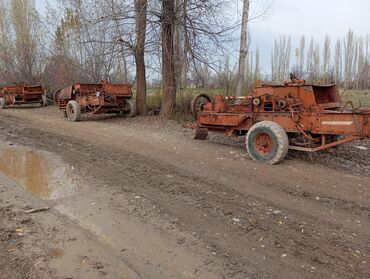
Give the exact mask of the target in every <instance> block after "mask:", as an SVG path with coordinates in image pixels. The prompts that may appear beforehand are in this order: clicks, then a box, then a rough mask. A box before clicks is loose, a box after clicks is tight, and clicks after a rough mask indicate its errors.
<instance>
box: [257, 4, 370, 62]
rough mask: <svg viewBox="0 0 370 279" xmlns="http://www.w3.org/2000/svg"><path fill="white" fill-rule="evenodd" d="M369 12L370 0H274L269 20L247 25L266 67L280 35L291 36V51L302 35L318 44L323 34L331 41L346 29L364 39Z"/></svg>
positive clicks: (368, 25)
mask: <svg viewBox="0 0 370 279" xmlns="http://www.w3.org/2000/svg"><path fill="white" fill-rule="evenodd" d="M260 1H261V0H259V1H257V0H255V3H252V5H256V4H257V2H260ZM369 12H370V0H305V1H302V0H275V1H274V2H273V5H272V8H271V13H270V15H269V16H268V19H267V20H263V21H256V22H254V23H251V25H250V33H251V36H252V48H255V47H256V46H258V47H259V48H260V51H261V60H262V64H263V65H264V67H269V65H270V55H271V49H272V47H273V44H274V39H275V38H278V37H279V36H280V35H284V34H286V35H290V36H291V37H292V48H293V50H294V49H295V48H296V47H297V46H298V44H299V40H300V37H301V36H302V35H303V34H304V35H306V37H307V38H310V37H311V36H313V37H314V39H315V40H317V41H320V42H322V41H323V40H324V38H325V35H326V34H328V35H329V36H330V38H331V39H332V41H335V40H336V39H337V38H338V37H340V38H342V37H344V36H345V34H346V33H347V31H348V29H352V30H353V31H354V32H355V34H356V35H361V36H366V34H368V33H370V16H369ZM334 43H335V42H332V45H333V44H334ZM321 45H322V44H321Z"/></svg>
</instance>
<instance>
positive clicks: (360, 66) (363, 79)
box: [271, 30, 370, 89]
mask: <svg viewBox="0 0 370 279" xmlns="http://www.w3.org/2000/svg"><path fill="white" fill-rule="evenodd" d="M292 51H293V55H292ZM292 58H293V60H294V61H291V60H292ZM289 72H293V73H295V74H296V75H297V76H300V77H302V78H305V79H306V80H308V81H309V82H313V83H319V84H320V83H322V84H325V83H336V84H338V85H339V86H341V87H343V88H346V89H369V88H370V34H368V35H367V36H365V37H362V36H356V34H355V33H354V32H353V31H352V30H349V31H348V32H347V34H346V36H345V37H344V38H338V39H337V40H336V41H335V43H334V44H332V42H331V39H330V37H329V36H326V37H325V40H324V43H323V45H320V44H319V43H317V42H315V40H314V38H312V37H311V38H310V40H307V38H306V37H305V36H304V35H303V36H302V37H301V39H300V42H299V46H298V47H297V48H296V49H295V50H292V44H291V38H290V37H287V36H281V37H280V38H278V39H276V40H275V44H274V49H273V50H272V53H271V77H272V80H273V81H278V80H280V81H281V80H283V79H284V77H286V76H287V75H288V74H289Z"/></svg>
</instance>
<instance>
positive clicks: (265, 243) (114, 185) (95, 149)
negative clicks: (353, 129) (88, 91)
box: [0, 108, 370, 278]
mask: <svg viewBox="0 0 370 279" xmlns="http://www.w3.org/2000/svg"><path fill="white" fill-rule="evenodd" d="M42 112H43V113H42V114H40V110H30V109H26V110H17V111H15V110H12V111H10V110H8V111H6V112H3V113H2V114H1V115H0V126H1V129H2V134H1V140H2V141H3V142H11V143H12V144H15V145H27V146H29V147H30V148H33V149H34V150H35V151H36V152H37V151H39V150H44V151H48V152H52V153H53V154H57V156H59V157H60V160H62V161H63V162H65V164H67V165H69V166H71V169H72V167H73V173H74V175H75V176H77V177H78V183H77V185H78V186H77V189H76V192H74V193H72V194H71V195H68V196H65V197H63V198H56V199H54V200H51V201H46V202H47V204H48V205H49V206H50V207H51V209H52V210H51V212H49V213H48V212H43V213H40V215H34V216H35V217H33V218H32V222H34V223H35V224H37V223H40V225H39V227H40V228H41V230H44V231H45V230H46V232H47V233H46V234H47V235H52V237H54V238H57V239H60V240H61V242H58V243H57V245H55V246H56V247H52V246H51V245H50V244H46V246H45V248H44V250H42V249H41V250H37V249H38V248H37V247H38V246H37V245H35V247H36V248H35V251H34V252H35V255H34V256H32V254H30V253H25V254H24V255H23V258H22V257H21V258H22V261H24V262H25V263H27V264H25V265H24V268H23V267H22V268H21V269H20V271H19V272H23V273H29V274H31V276H30V277H31V278H37V277H36V275H34V274H53V276H55V277H56V278H58V277H57V276H64V275H65V274H63V272H64V273H66V274H67V273H68V274H70V275H68V276H71V278H100V277H99V276H103V277H104V276H105V277H106V278H278V277H280V278H298V277H299V278H332V277H333V278H369V277H370V268H369V266H370V265H369V264H368V263H369V260H370V241H369V239H370V208H369V204H370V203H369V202H370V195H369V188H370V185H369V174H370V172H369V164H370V162H369V160H368V158H369V148H370V146H369V141H363V142H358V143H354V144H351V145H348V146H343V147H339V148H337V149H336V150H334V151H331V152H322V153H320V154H316V155H313V156H308V155H303V154H298V153H291V154H290V155H289V157H288V158H287V159H286V160H285V161H284V162H283V163H282V164H280V165H277V166H265V165H261V164H257V163H254V162H252V161H251V160H250V159H249V158H248V156H247V155H246V154H245V152H244V150H243V148H242V147H241V146H242V140H240V139H231V140H230V139H226V138H225V137H220V136H219V135H211V138H210V140H208V141H193V140H191V139H190V131H188V130H186V129H183V128H182V127H181V125H179V124H177V123H175V122H172V121H163V120H161V119H160V118H156V117H149V118H136V119H122V118H117V117H114V118H104V117H103V118H101V117H99V118H98V119H97V118H94V119H89V120H85V121H83V122H80V123H70V122H67V121H65V120H64V119H62V118H59V115H58V114H57V112H56V111H55V110H54V109H53V108H47V109H44V110H42ZM45 116H47V117H45ZM358 146H361V148H358ZM363 147H365V148H367V150H365V148H363ZM11 189H13V190H12V191H14V190H15V189H18V190H16V191H18V192H17V194H15V195H17V196H20V195H21V194H20V193H21V192H22V190H21V189H20V188H19V187H15V186H14V187H13V188H11ZM3 191H4V192H3V193H2V197H3V196H4V195H3V194H4V193H5V194H6V193H10V190H9V185H8V182H7V183H5V185H4V186H3ZM6 195H7V196H6V197H7V198H3V200H8V201H9V202H10V203H13V202H14V200H15V198H14V197H12V195H14V193H12V194H6ZM22 195H23V194H22ZM36 200H37V199H36ZM27 202H29V200H28V198H26V197H23V196H22V198H21V201H19V203H20V205H19V206H20V209H14V208H11V207H8V205H5V206H3V207H2V209H1V211H2V212H3V213H2V214H3V215H2V216H4V219H11V218H13V217H14V216H16V218H15V219H16V220H17V218H18V219H19V220H18V221H16V222H15V223H13V225H12V226H10V227H9V228H8V229H7V230H8V233H10V235H16V233H17V232H16V231H15V230H14V229H16V227H18V226H19V225H18V224H19V223H20V222H22V218H24V217H22V216H24V215H22V214H23V213H22V214H21V213H20V210H24V208H23V207H24V206H25V204H27ZM2 204H3V203H2ZM22 206H23V207H22ZM6 212H8V213H6ZM7 214H9V215H7ZM12 214H13V215H12ZM41 214H46V216H48V214H53V215H52V216H54V217H53V218H56V219H53V218H52V216H50V218H47V220H45V221H42V218H41V217H38V216H42V215H41ZM11 216H13V217H11ZM27 216H28V215H26V217H27ZM27 218H28V217H27ZM13 219H14V218H13ZM40 220H41V221H40ZM56 220H58V221H56ZM60 220H62V221H60ZM58 222H59V223H58ZM34 223H30V228H34V227H37V226H35V225H34ZM56 224H59V226H62V227H63V229H60V230H59V229H56V231H55V232H54V233H52V232H53V229H52V228H53V227H54V226H57V225H56ZM10 225H11V223H10ZM1 232H2V234H3V231H1ZM73 232H74V233H75V234H76V235H77V236H75V237H72V239H74V240H73V241H68V239H70V234H71V233H72V234H73ZM4 235H6V233H4ZM16 237H17V236H16ZM37 237H38V238H39V239H42V238H41V237H40V236H38V234H37V233H36V234H35V241H34V242H36V243H38V241H37ZM4 239H5V240H2V242H1V243H2V244H4V245H5V244H6V246H7V247H12V246H14V245H15V246H17V245H18V244H17V243H15V244H12V241H13V240H11V238H10V240H9V239H7V238H4ZM84 239H85V240H86V241H84ZM17 241H18V240H17ZM69 242H71V243H72V244H70V245H67V244H68V243H69ZM19 243H20V244H19V245H23V244H22V243H24V240H23V239H22V238H21V239H20V242H19ZM40 243H42V242H40ZM81 243H85V246H81V247H80V245H81ZM28 247H30V248H29V249H30V250H31V251H32V250H33V248H31V246H28ZM72 247H74V249H72ZM83 247H87V248H86V249H87V250H86V252H81V251H85V250H83ZM56 248H58V249H61V250H62V251H63V256H61V257H58V258H51V257H48V253H47V252H46V251H48V250H49V249H56ZM80 250H81V251H80ZM58 251H59V250H58ZM100 251H104V253H106V255H108V254H109V256H107V258H106V261H104V260H102V259H101V257H100V258H99V252H100ZM0 253H5V252H0ZM6 253H10V252H6ZM7 257H8V256H7ZM38 257H40V258H42V259H43V260H42V263H44V264H45V266H43V268H44V269H39V268H40V267H42V265H41V264H38V265H36V266H34V265H35V264H36V263H37V261H36V262H35V260H36V259H38ZM85 258H86V260H85V262H84V264H82V262H83V261H84V259H85ZM7 259H9V257H8V258H7ZM63 262H64V263H65V264H62V263H63ZM66 263H75V266H74V267H73V268H72V266H71V267H69V266H68V264H66ZM96 263H100V264H98V266H99V267H100V268H95V269H94V267H96V266H97V264H96ZM122 265H123V266H122ZM14 266H18V265H17V264H15V265H14ZM58 266H59V267H60V266H63V267H65V268H64V270H60V269H58ZM25 271H26V272H25ZM32 272H39V273H32ZM74 274H80V276H77V277H76V276H75V275H74ZM122 274H129V276H131V277H123V276H122ZM87 276H91V277H87ZM115 276H116V277H115ZM135 276H136V277H135ZM61 278H64V277H61Z"/></svg>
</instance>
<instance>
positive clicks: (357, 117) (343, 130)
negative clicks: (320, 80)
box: [192, 75, 370, 164]
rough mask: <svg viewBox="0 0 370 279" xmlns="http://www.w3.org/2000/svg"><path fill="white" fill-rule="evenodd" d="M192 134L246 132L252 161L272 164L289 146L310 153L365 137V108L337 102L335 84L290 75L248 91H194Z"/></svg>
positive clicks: (369, 128)
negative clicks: (216, 93)
mask: <svg viewBox="0 0 370 279" xmlns="http://www.w3.org/2000/svg"><path fill="white" fill-rule="evenodd" d="M192 111H193V114H194V116H195V117H196V119H197V123H196V126H195V127H194V138H195V139H206V137H207V134H208V132H209V131H212V132H221V133H225V134H226V135H229V136H230V135H246V149H247V152H248V154H249V156H250V157H251V158H252V159H253V160H255V161H262V162H266V163H269V164H276V163H279V162H280V161H282V160H283V159H284V158H285V156H286V155H287V153H288V149H292V150H299V151H307V152H315V151H320V150H324V149H327V148H330V147H334V146H338V145H340V144H344V143H348V142H351V141H353V140H356V139H362V138H369V137H370V108H361V107H359V108H355V106H354V104H353V102H352V101H348V102H346V103H342V100H341V96H340V94H339V92H338V90H337V88H336V86H335V85H324V86H322V85H311V84H306V82H305V81H304V80H299V79H297V78H296V77H295V76H294V75H291V81H289V82H285V83H284V85H262V86H260V85H257V86H256V87H255V88H254V89H253V90H252V92H251V94H250V95H248V96H243V97H226V96H215V97H214V98H211V97H210V96H208V95H206V94H200V95H198V96H196V97H195V98H194V99H193V101H192Z"/></svg>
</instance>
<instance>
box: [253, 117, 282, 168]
mask: <svg viewBox="0 0 370 279" xmlns="http://www.w3.org/2000/svg"><path fill="white" fill-rule="evenodd" d="M246 147H247V151H248V154H249V156H250V157H251V158H252V159H253V160H254V161H259V162H265V163H268V164H271V165H274V164H277V163H280V162H281V161H282V160H284V158H285V156H286V155H287V154H288V149H289V140H288V136H287V134H286V132H285V131H284V129H283V128H282V127H281V126H280V125H279V124H277V123H275V122H272V121H261V122H258V123H256V124H255V125H253V126H252V128H251V129H250V130H249V131H248V133H247V137H246Z"/></svg>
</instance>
